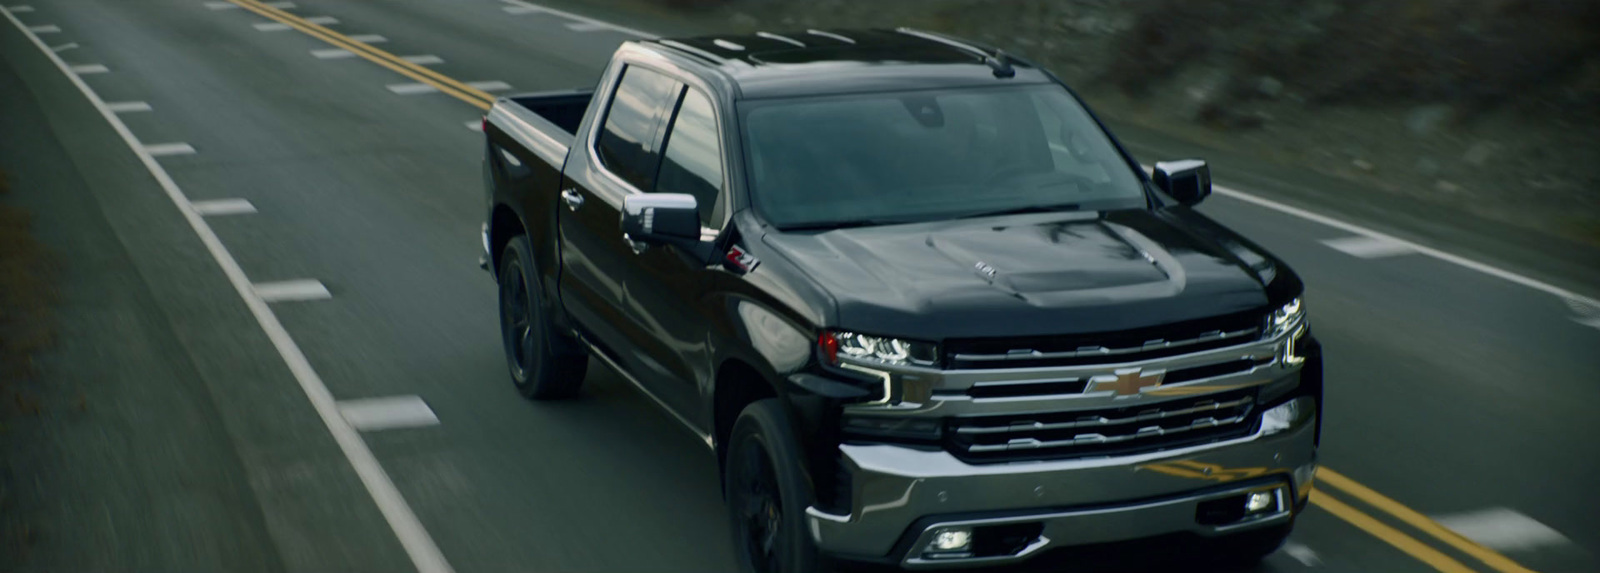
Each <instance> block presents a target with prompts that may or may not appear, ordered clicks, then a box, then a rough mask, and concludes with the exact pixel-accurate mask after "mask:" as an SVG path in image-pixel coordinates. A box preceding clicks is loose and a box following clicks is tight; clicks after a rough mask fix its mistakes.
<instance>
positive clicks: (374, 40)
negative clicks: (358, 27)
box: [345, 34, 389, 44]
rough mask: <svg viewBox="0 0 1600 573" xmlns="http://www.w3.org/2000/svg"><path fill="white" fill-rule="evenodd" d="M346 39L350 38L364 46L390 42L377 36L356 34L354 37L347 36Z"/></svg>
mask: <svg viewBox="0 0 1600 573" xmlns="http://www.w3.org/2000/svg"><path fill="white" fill-rule="evenodd" d="M345 37H346V38H350V39H351V40H355V41H357V42H361V43H363V44H382V43H384V42H387V41H389V39H388V38H385V37H383V36H379V35H377V34H356V35H354V36H345Z"/></svg>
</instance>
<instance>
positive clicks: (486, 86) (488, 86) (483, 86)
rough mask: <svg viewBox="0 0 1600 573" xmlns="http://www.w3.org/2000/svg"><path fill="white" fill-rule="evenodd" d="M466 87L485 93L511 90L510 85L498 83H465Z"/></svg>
mask: <svg viewBox="0 0 1600 573" xmlns="http://www.w3.org/2000/svg"><path fill="white" fill-rule="evenodd" d="M467 85H469V86H472V87H475V88H478V89H480V90H483V91H486V92H501V91H506V90H509V89H511V84H508V83H505V82H500V81H488V82H467Z"/></svg>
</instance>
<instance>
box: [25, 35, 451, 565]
mask: <svg viewBox="0 0 1600 573" xmlns="http://www.w3.org/2000/svg"><path fill="white" fill-rule="evenodd" d="M0 13H4V14H5V16H6V19H7V20H10V21H11V24H12V25H14V26H16V27H17V29H19V30H26V28H25V27H24V26H23V25H22V21H20V20H17V17H16V16H13V15H12V14H11V12H9V11H7V10H4V9H0ZM26 35H27V36H28V37H29V39H31V40H33V44H34V45H35V46H38V48H39V50H40V51H43V52H44V53H45V56H46V57H48V58H50V60H51V61H52V62H54V63H55V65H56V68H58V69H60V70H61V73H62V74H64V75H66V76H67V80H68V81H71V82H72V84H73V85H75V86H77V87H78V91H79V92H82V93H83V97H84V98H85V99H88V100H89V103H90V104H93V105H94V106H95V108H96V109H98V110H100V117H103V118H105V120H106V123H109V124H111V127H112V128H113V129H115V130H116V132H117V135H119V136H121V137H122V142H123V143H125V144H127V145H128V147H129V148H131V149H133V153H134V155H137V156H138V157H139V161H140V162H142V163H144V168H145V170H147V171H149V172H150V175H151V176H152V177H155V179H156V183H158V184H160V185H161V189H162V190H163V191H165V192H166V194H167V198H168V199H171V200H172V204H173V205H174V206H175V207H177V209H178V212H179V213H181V214H182V215H183V217H184V219H185V220H187V221H188V223H189V227H190V228H191V229H194V233H195V235H196V236H198V237H199V238H200V242H201V243H203V244H205V246H206V251H208V252H209V253H211V258H212V259H214V260H216V261H217V266H220V267H222V273H223V274H224V275H227V277H228V282H230V283H232V284H233V288H234V291H235V292H237V293H238V294H239V298H241V299H243V300H244V303H245V306H246V307H248V308H249V309H250V313H251V314H252V315H254V316H255V318H256V322H257V323H258V324H260V325H261V330H262V331H263V332H265V333H266V335H267V339H269V340H271V341H272V346H273V347H274V348H276V349H277V350H278V356H279V357H280V358H282V359H283V363H284V364H285V365H286V366H288V367H289V373H290V374H292V375H293V376H294V379H295V382H297V383H298V384H299V385H300V390H301V391H303V392H305V394H306V400H307V401H309V402H311V406H312V408H314V409H316V411H317V415H318V416H320V417H321V418H322V423H323V425H324V426H326V427H327V428H328V433H329V434H332V435H333V439H334V442H336V443H338V444H339V449H340V450H341V451H342V452H344V456H345V459H348V460H350V466H351V467H353V468H355V471H356V475H357V476H358V477H360V478H361V484H362V485H363V486H365V487H366V488H367V493H368V495H371V496H372V501H373V503H374V504H376V505H377V506H378V511H380V512H382V513H383V518H384V520H385V521H387V522H389V527H390V529H392V530H393V531H394V534H395V537H396V538H398V539H399V540H400V546H401V547H402V548H404V549H405V551H406V555H407V556H408V557H410V558H411V563H412V565H414V566H415V567H416V568H417V572H418V573H451V572H452V569H451V568H450V563H449V562H448V561H445V558H444V554H443V553H440V552H439V546H438V545H435V544H434V542H433V538H432V537H431V536H429V535H428V530H427V529H424V528H423V527H422V522H421V521H420V520H418V519H417V514H416V513H415V512H413V511H412V510H411V506H410V505H407V504H406V500H405V497H404V496H401V495H400V490H399V489H398V488H396V487H395V485H394V481H393V480H390V479H389V474H388V473H386V472H384V471H383V466H382V465H381V464H379V463H378V458H377V457H375V456H373V455H372V450H371V449H369V448H368V447H367V444H366V442H363V441H361V435H360V434H359V433H357V432H356V431H355V429H354V428H351V427H350V423H349V422H346V421H345V419H344V417H343V416H341V415H339V408H338V406H337V404H336V403H335V402H334V400H333V394H332V393H330V392H328V387H327V385H325V384H323V383H322V378H321V377H320V376H318V375H317V371H316V370H315V369H313V368H312V367H311V362H310V361H308V360H306V355H305V353H304V352H301V351H300V346H299V345H297V344H295V342H294V338H293V337H291V336H289V331H288V330H285V329H284V328H283V323H281V322H279V321H278V315H276V314H273V313H272V308H271V307H268V306H267V303H266V301H264V300H261V297H260V296H257V295H256V293H255V289H254V288H252V287H251V285H250V279H249V278H248V277H246V276H245V274H244V269H241V268H239V261H237V260H234V258H233V255H232V254H230V253H229V252H228V248H227V247H224V246H222V239H219V238H217V234H216V232H214V231H212V230H211V226H210V225H207V224H206V222H205V220H204V219H202V218H201V217H200V214H199V213H196V212H194V209H191V208H189V199H188V197H185V196H184V194H183V190H181V189H179V188H178V184H177V183H176V182H174V181H173V180H172V176H171V175H170V174H168V173H167V170H166V169H163V168H162V167H161V164H160V163H158V162H156V160H155V158H154V157H152V156H151V155H150V154H149V153H146V152H145V151H144V148H143V147H141V146H140V145H139V140H138V138H136V137H134V136H133V132H132V131H129V130H128V126H127V124H124V123H122V120H121V119H118V118H117V115H116V114H115V113H113V112H112V111H111V110H109V109H106V105H105V102H104V101H101V100H100V96H98V95H96V94H95V93H94V90H92V89H89V84H87V83H84V81H83V78H80V77H78V76H75V75H73V74H72V73H71V72H70V71H68V70H67V63H66V62H64V61H62V60H61V57H60V56H57V55H56V54H55V52H51V51H50V49H49V47H48V46H46V45H45V43H44V42H43V41H42V40H40V39H39V36H37V35H35V34H33V33H27V34H26Z"/></svg>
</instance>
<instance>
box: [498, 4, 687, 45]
mask: <svg viewBox="0 0 1600 573" xmlns="http://www.w3.org/2000/svg"><path fill="white" fill-rule="evenodd" d="M505 3H506V4H510V5H512V6H520V7H522V8H527V9H530V10H532V11H538V12H549V13H551V14H555V15H557V16H560V17H562V18H566V19H568V20H576V21H579V22H583V23H585V24H590V25H594V26H599V27H602V28H607V29H610V30H615V31H618V32H622V33H624V34H629V35H632V36H638V37H640V38H654V37H656V36H655V34H651V33H649V32H643V31H640V30H636V29H633V28H629V27H627V26H618V25H616V24H612V23H610V22H607V21H605V20H596V19H594V18H590V17H588V16H579V15H577V14H573V13H571V12H567V11H565V10H557V9H555V8H551V7H549V6H540V5H538V4H534V3H532V2H525V1H524V0H505Z"/></svg>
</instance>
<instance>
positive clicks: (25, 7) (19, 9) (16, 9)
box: [7, 4, 33, 14]
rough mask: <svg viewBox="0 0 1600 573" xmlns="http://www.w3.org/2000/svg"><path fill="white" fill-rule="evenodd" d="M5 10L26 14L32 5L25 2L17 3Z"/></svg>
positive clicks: (30, 10)
mask: <svg viewBox="0 0 1600 573" xmlns="http://www.w3.org/2000/svg"><path fill="white" fill-rule="evenodd" d="M7 10H10V11H11V13H12V14H27V13H29V12H32V11H33V7H32V6H29V5H27V4H18V5H16V6H12V7H10V8H7Z"/></svg>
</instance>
